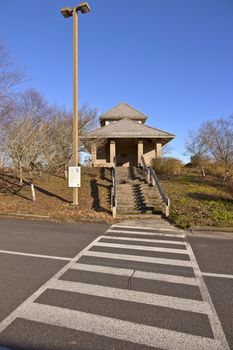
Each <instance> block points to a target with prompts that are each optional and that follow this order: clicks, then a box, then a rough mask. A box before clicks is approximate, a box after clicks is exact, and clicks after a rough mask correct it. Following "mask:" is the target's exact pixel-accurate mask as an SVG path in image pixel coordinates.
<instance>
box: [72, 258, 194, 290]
mask: <svg viewBox="0 0 233 350" xmlns="http://www.w3.org/2000/svg"><path fill="white" fill-rule="evenodd" d="M71 268H72V269H74V270H81V271H90V272H98V273H106V274H110V275H116V276H127V277H130V276H132V274H133V272H134V270H131V269H122V268H117V267H108V266H100V265H88V264H78V263H77V264H74V265H72V267H71ZM133 278H142V279H147V280H154V281H163V282H170V283H177V284H185V285H190V286H196V285H197V281H196V279H195V278H193V277H183V276H176V275H175V276H174V275H167V274H163V273H156V272H145V271H138V270H136V271H135V272H134V274H133Z"/></svg>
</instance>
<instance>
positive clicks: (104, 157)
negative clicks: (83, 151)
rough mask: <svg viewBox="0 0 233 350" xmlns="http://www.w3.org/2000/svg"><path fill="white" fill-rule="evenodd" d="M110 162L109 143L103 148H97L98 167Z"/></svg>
mask: <svg viewBox="0 0 233 350" xmlns="http://www.w3.org/2000/svg"><path fill="white" fill-rule="evenodd" d="M109 162H110V151H109V141H108V142H106V143H105V144H104V145H103V146H99V147H97V152H96V165H99V166H104V165H105V164H106V163H109Z"/></svg>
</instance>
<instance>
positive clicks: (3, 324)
mask: <svg viewBox="0 0 233 350" xmlns="http://www.w3.org/2000/svg"><path fill="white" fill-rule="evenodd" d="M99 239H100V237H98V238H96V239H95V240H94V241H92V242H91V243H90V244H89V245H88V246H87V247H85V248H84V249H83V250H82V251H81V252H79V253H78V254H77V255H76V256H75V257H74V258H72V259H71V260H70V261H69V262H68V263H67V264H66V265H65V266H63V267H62V269H61V270H59V271H58V272H57V273H56V274H55V275H54V276H53V277H51V278H50V279H49V280H48V281H47V282H46V283H45V284H43V285H42V286H41V287H40V288H39V289H37V290H36V291H35V292H34V293H33V294H32V295H31V296H30V297H29V298H27V299H26V300H25V301H24V302H23V303H22V304H20V305H19V306H18V307H17V308H16V309H15V310H14V311H13V312H12V313H11V314H10V315H8V316H7V317H6V318H5V319H4V320H2V321H1V322H0V333H1V332H3V331H4V329H6V328H7V327H8V326H9V325H10V324H11V323H12V322H13V321H14V320H15V319H16V318H17V314H18V312H20V310H21V309H22V308H24V307H27V305H31V303H32V302H34V301H35V300H36V299H37V298H38V297H39V296H40V295H41V294H42V293H44V292H45V290H46V289H47V288H48V286H49V283H50V281H51V280H52V279H58V278H60V277H61V276H62V275H63V274H64V273H65V272H66V271H67V270H69V269H70V268H71V266H72V265H73V264H74V263H75V262H76V261H77V260H78V259H79V258H80V257H81V256H82V255H83V253H84V252H85V251H86V250H88V249H90V248H91V247H92V246H93V245H95V243H96V242H97V241H98V240H99Z"/></svg>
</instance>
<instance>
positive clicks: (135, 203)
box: [116, 167, 163, 216]
mask: <svg viewBox="0 0 233 350" xmlns="http://www.w3.org/2000/svg"><path fill="white" fill-rule="evenodd" d="M116 174H117V215H144V216H145V215H152V214H160V215H161V214H162V211H163V204H162V199H161V197H160V194H159V191H158V189H157V187H156V186H155V187H154V186H151V185H148V184H147V182H146V178H145V175H144V174H143V171H142V168H139V167H116Z"/></svg>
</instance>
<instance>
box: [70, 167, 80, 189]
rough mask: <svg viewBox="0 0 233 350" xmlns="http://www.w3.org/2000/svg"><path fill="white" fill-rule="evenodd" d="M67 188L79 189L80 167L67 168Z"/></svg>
mask: <svg viewBox="0 0 233 350" xmlns="http://www.w3.org/2000/svg"><path fill="white" fill-rule="evenodd" d="M68 186H69V187H80V186H81V167H80V166H69V181H68Z"/></svg>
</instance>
